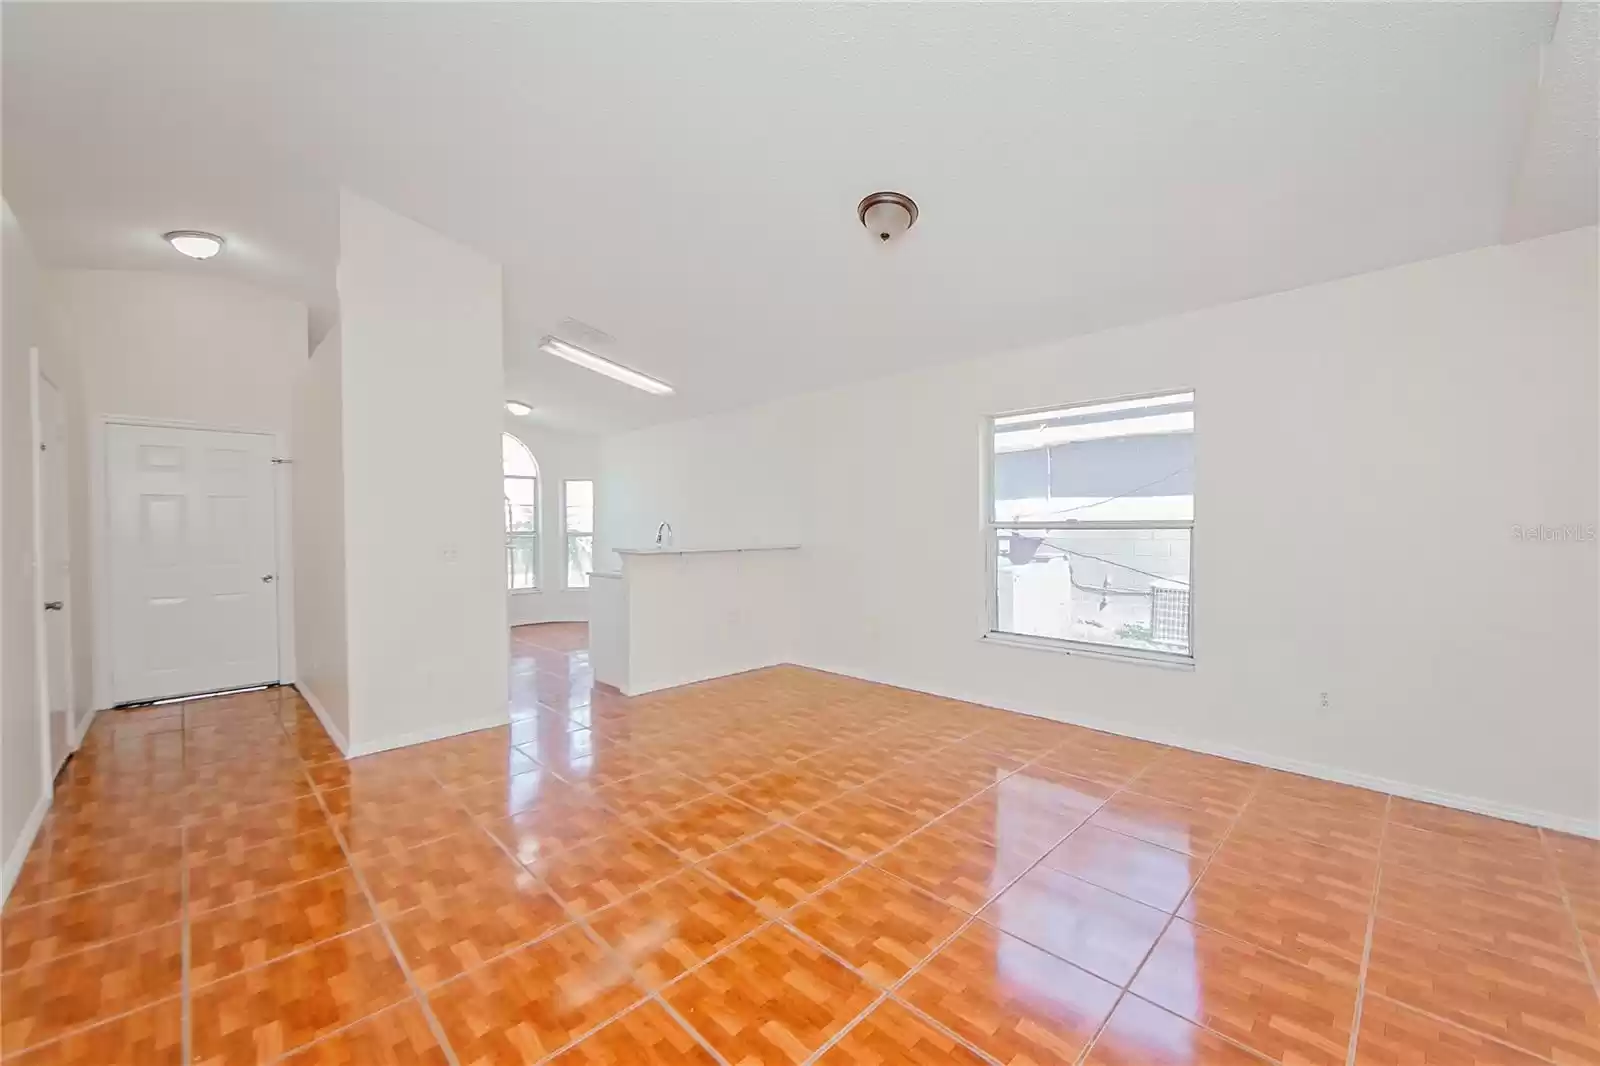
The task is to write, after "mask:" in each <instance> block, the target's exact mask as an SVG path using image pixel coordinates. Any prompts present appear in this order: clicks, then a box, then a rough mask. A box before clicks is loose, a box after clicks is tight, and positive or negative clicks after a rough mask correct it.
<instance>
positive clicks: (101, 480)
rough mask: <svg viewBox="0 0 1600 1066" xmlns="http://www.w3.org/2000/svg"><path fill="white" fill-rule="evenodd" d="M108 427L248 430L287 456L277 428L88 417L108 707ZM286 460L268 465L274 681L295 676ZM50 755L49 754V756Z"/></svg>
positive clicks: (98, 692)
mask: <svg viewBox="0 0 1600 1066" xmlns="http://www.w3.org/2000/svg"><path fill="white" fill-rule="evenodd" d="M110 426H143V427H145V428H150V429H198V430H203V431H206V432H210V433H249V434H252V435H254V436H258V437H266V438H268V439H269V441H270V442H271V445H272V448H271V450H272V454H273V456H274V458H280V457H287V454H288V453H287V452H285V451H284V447H283V443H284V442H283V434H282V433H279V432H277V431H275V430H261V429H252V428H249V427H246V426H229V425H222V424H218V423H211V422H192V421H188V420H186V419H173V418H144V417H141V416H139V415H97V416H95V417H94V418H92V419H91V420H90V421H89V452H88V455H89V553H90V556H91V557H92V562H93V568H92V572H91V574H90V586H91V588H92V589H93V590H94V592H93V599H94V705H95V707H96V708H103V707H110V706H111V705H112V702H113V696H112V693H113V692H114V691H115V690H114V688H113V686H112V671H111V664H112V661H113V660H112V651H113V649H114V647H115V643H116V634H115V632H114V628H115V627H114V626H113V625H112V620H111V526H110V521H111V518H110V507H109V506H108V503H107V499H106V493H107V492H109V491H110V488H111V485H110V481H109V479H108V478H107V476H106V430H107V427H110ZM291 469H292V467H291V466H290V464H288V463H274V464H273V467H272V471H273V477H272V500H273V510H274V512H275V518H274V520H273V524H274V525H275V526H276V529H275V530H274V531H273V533H274V536H273V542H274V544H275V545H276V551H277V560H278V562H277V567H278V569H277V574H278V579H277V581H275V582H274V583H273V584H274V586H275V588H276V590H277V598H278V678H277V679H278V680H279V681H280V682H283V683H286V684H287V683H288V682H290V681H292V680H294V676H295V654H294V553H293V551H292V550H291V544H292V541H291V537H290V531H291V530H292V529H293V526H292V525H291V522H292V516H291V515H290V513H289V507H290V499H291V494H290V491H289V489H290V485H289V471H290V470H291ZM47 758H48V756H47Z"/></svg>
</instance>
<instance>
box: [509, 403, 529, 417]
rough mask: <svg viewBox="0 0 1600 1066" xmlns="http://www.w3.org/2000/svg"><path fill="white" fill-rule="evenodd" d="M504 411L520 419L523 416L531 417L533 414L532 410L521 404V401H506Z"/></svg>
mask: <svg viewBox="0 0 1600 1066" xmlns="http://www.w3.org/2000/svg"><path fill="white" fill-rule="evenodd" d="M506 410H507V411H510V412H511V413H512V414H514V415H516V416H517V417H518V418H521V417H522V416H523V415H531V414H533V408H531V407H529V406H528V405H527V404H525V403H523V402H522V401H521V400H507V401H506Z"/></svg>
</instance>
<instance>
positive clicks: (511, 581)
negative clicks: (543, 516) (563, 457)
mask: <svg viewBox="0 0 1600 1066" xmlns="http://www.w3.org/2000/svg"><path fill="white" fill-rule="evenodd" d="M500 470H501V473H502V474H503V475H504V477H505V487H506V588H508V589H510V590H512V591H513V592H516V591H526V590H529V589H536V588H538V587H539V464H538V463H536V462H534V459H533V453H532V452H530V451H529V450H528V446H527V445H526V444H523V443H522V442H521V441H520V440H518V439H517V438H515V437H513V436H512V435H511V434H509V433H502V434H501V435H500Z"/></svg>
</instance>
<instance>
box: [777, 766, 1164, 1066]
mask: <svg viewBox="0 0 1600 1066" xmlns="http://www.w3.org/2000/svg"><path fill="white" fill-rule="evenodd" d="M1063 746H1064V745H1058V746H1057V747H1056V748H1052V749H1051V750H1050V751H1048V752H1045V753H1044V754H1043V755H1041V756H1039V758H1044V757H1045V756H1046V755H1050V754H1053V753H1054V752H1055V751H1058V750H1060V748H1061V747H1063ZM1165 757H1166V752H1165V751H1164V750H1163V751H1162V752H1160V753H1158V754H1157V755H1156V756H1155V757H1154V758H1153V759H1152V760H1151V761H1150V763H1149V764H1148V765H1147V766H1145V767H1143V768H1142V769H1141V770H1140V771H1139V772H1138V773H1136V774H1134V775H1133V777H1131V778H1129V779H1128V781H1125V782H1124V783H1123V784H1122V785H1120V786H1118V787H1117V789H1116V791H1114V792H1112V793H1111V795H1109V796H1107V797H1106V798H1105V799H1103V800H1101V801H1100V803H1099V805H1098V806H1096V807H1095V808H1094V810H1092V811H1090V812H1089V815H1088V817H1086V818H1085V819H1084V820H1083V821H1081V822H1079V823H1078V824H1077V825H1076V826H1074V827H1073V829H1072V831H1071V832H1069V833H1068V834H1066V836H1064V837H1062V838H1061V840H1060V841H1057V842H1056V844H1054V845H1053V846H1052V847H1051V848H1050V849H1049V850H1047V851H1045V852H1044V853H1043V854H1041V855H1040V856H1039V857H1038V858H1037V859H1035V860H1034V861H1033V862H1031V863H1029V864H1028V866H1027V867H1026V868H1024V869H1023V870H1022V872H1021V873H1019V874H1017V876H1016V877H1014V878H1012V879H1011V880H1010V881H1008V882H1006V886H1005V887H1004V888H1002V889H1001V890H1000V891H999V892H996V893H994V894H993V895H992V896H990V897H989V898H988V899H987V900H986V901H985V902H984V906H985V907H987V906H988V905H989V904H990V903H992V902H993V901H994V900H996V899H999V898H1000V896H1002V895H1004V894H1005V893H1006V892H1007V891H1009V890H1010V889H1011V887H1012V886H1013V885H1015V884H1016V883H1017V882H1018V881H1021V880H1022V879H1023V878H1024V877H1026V876H1027V875H1028V874H1030V873H1032V872H1033V870H1034V869H1035V868H1037V867H1038V866H1039V865H1040V864H1041V863H1043V862H1044V860H1045V858H1046V857H1048V856H1049V854H1050V852H1051V851H1054V850H1055V849H1056V848H1058V847H1060V846H1061V843H1062V842H1064V841H1066V840H1069V839H1071V837H1072V835H1073V834H1074V833H1076V832H1077V831H1078V830H1079V829H1081V828H1083V827H1084V826H1085V825H1088V824H1089V821H1090V819H1092V818H1093V817H1094V816H1095V815H1097V814H1099V813H1100V810H1101V808H1103V807H1105V805H1106V804H1108V803H1110V802H1111V800H1112V799H1113V798H1115V797H1116V796H1119V795H1121V794H1122V793H1123V792H1124V791H1126V790H1127V786H1128V785H1129V784H1131V783H1132V782H1133V781H1135V780H1137V779H1138V778H1140V777H1143V776H1144V775H1145V774H1146V773H1148V772H1150V770H1151V769H1153V768H1154V767H1155V766H1156V765H1158V764H1159V763H1160V762H1161V760H1162V759H1163V758H1165ZM1026 765H1033V763H1032V762H1030V763H1028V764H1026ZM911 835H913V836H914V835H915V834H911ZM884 850H885V851H887V850H889V849H884ZM879 854H880V855H881V854H882V852H879ZM981 920H982V919H980V918H979V917H978V915H977V914H972V915H971V916H970V917H969V918H968V920H967V921H965V922H963V923H962V924H961V926H960V927H959V928H958V929H957V930H956V931H955V932H954V933H952V934H950V935H949V936H947V937H945V938H944V939H943V940H942V941H940V942H939V943H938V944H937V945H936V946H935V947H934V948H933V950H931V951H930V952H928V954H927V955H925V956H923V957H922V959H921V960H919V961H918V962H917V964H916V965H915V966H913V967H911V968H910V969H909V970H907V971H906V972H905V973H904V974H903V975H901V977H900V979H899V980H897V981H895V982H894V983H893V984H891V985H890V986H889V987H888V988H886V989H884V990H883V992H882V993H881V994H880V995H879V996H878V997H877V998H876V999H874V1000H873V1001H872V1002H871V1003H869V1004H868V1005H867V1006H866V1008H865V1009H864V1010H862V1011H861V1013H859V1014H857V1015H856V1016H855V1017H854V1018H852V1019H851V1020H850V1021H849V1023H847V1024H846V1025H844V1026H843V1027H842V1028H840V1029H839V1031H838V1032H836V1033H834V1034H833V1036H831V1037H830V1038H829V1039H828V1040H826V1041H825V1042H824V1043H823V1044H822V1046H821V1047H819V1048H817V1050H816V1051H814V1052H812V1054H811V1055H810V1056H809V1057H808V1058H807V1059H806V1060H805V1066H812V1064H814V1063H816V1062H817V1061H819V1060H820V1059H821V1058H822V1056H823V1055H825V1054H827V1052H828V1051H829V1050H830V1049H831V1048H832V1047H833V1046H834V1045H835V1044H837V1043H839V1042H840V1041H841V1040H843V1039H844V1038H845V1037H846V1036H848V1035H849V1034H850V1032H851V1031H852V1030H853V1029H855V1028H856V1026H858V1025H860V1024H861V1022H862V1021H863V1020H864V1019H866V1018H867V1017H868V1016H869V1015H871V1014H872V1012H873V1011H875V1010H877V1009H878V1008H879V1007H880V1006H882V1005H883V1003H884V1002H885V1001H886V1000H891V999H893V1000H894V1002H895V1003H896V1004H899V1005H900V1006H904V1007H908V1008H909V1009H911V1010H912V1012H913V1013H914V1014H915V1015H916V1016H917V1017H918V1018H923V1017H925V1015H923V1013H922V1012H921V1011H918V1010H916V1009H915V1008H914V1007H910V1005H909V1004H906V1003H904V1002H903V1001H901V1000H899V999H895V998H894V994H895V993H896V992H897V991H899V990H900V989H901V988H903V987H905V985H907V984H908V983H910V981H911V979H912V978H913V977H915V976H916V975H917V974H919V973H921V972H922V969H923V968H924V967H925V966H927V965H928V963H930V962H932V961H933V959H934V958H935V957H937V956H938V954H939V953H940V952H942V951H943V950H944V949H945V948H947V947H949V946H950V944H952V943H953V942H954V941H955V940H956V938H957V937H959V936H961V935H962V934H963V933H965V932H966V931H967V930H968V929H970V928H971V927H972V925H973V923H974V922H978V921H981ZM985 924H987V923H985ZM994 928H995V929H996V930H997V931H999V932H1001V933H1002V934H1004V930H1000V929H999V927H997V926H996V927H994ZM1005 935H1010V934H1005ZM1046 954H1049V953H1048V952H1046ZM1051 957H1052V958H1054V957H1055V956H1051ZM1061 961H1062V962H1066V960H1065V959H1062V960H1061ZM1067 965H1069V966H1073V965H1076V964H1074V963H1067ZM1078 969H1082V967H1078ZM852 972H854V970H853V969H852ZM1084 972H1085V973H1088V972H1089V971H1087V970H1085V971H1084ZM1108 1017H1109V1015H1108ZM1096 1035H1098V1033H1097V1034H1096ZM1092 1044H1093V1041H1092V1040H1091V1041H1090V1042H1089V1044H1086V1045H1085V1051H1087V1049H1088V1047H1089V1046H1091V1045H1092ZM962 1045H963V1046H970V1045H969V1044H968V1043H967V1042H966V1041H965V1040H962ZM984 1057H985V1058H989V1057H990V1056H987V1055H985V1056H984Z"/></svg>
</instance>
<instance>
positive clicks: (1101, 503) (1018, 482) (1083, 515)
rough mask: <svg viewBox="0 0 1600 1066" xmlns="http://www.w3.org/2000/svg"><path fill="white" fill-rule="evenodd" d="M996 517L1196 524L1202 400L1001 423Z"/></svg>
mask: <svg viewBox="0 0 1600 1066" xmlns="http://www.w3.org/2000/svg"><path fill="white" fill-rule="evenodd" d="M992 482H993V485H994V516H993V517H994V520H995V521H997V522H1053V521H1057V520H1061V519H1068V518H1070V519H1073V520H1076V521H1081V522H1090V521H1097V522H1117V521H1126V520H1130V519H1131V520H1136V521H1138V520H1171V519H1181V520H1187V519H1192V518H1193V517H1194V393H1192V392H1177V393H1166V394H1164V395H1161V396H1150V397H1146V398H1144V399H1139V400H1118V401H1114V402H1110V403H1093V404H1081V405H1078V406H1075V407H1062V408H1058V409H1056V410H1053V411H1041V412H1038V413H1035V414H1029V415H1008V416H1006V417H1004V418H997V419H995V423H994V470H993V473H992Z"/></svg>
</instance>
